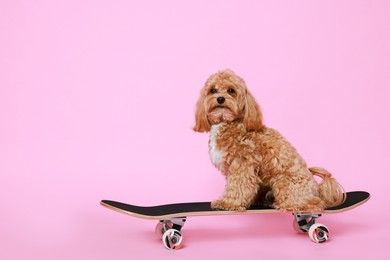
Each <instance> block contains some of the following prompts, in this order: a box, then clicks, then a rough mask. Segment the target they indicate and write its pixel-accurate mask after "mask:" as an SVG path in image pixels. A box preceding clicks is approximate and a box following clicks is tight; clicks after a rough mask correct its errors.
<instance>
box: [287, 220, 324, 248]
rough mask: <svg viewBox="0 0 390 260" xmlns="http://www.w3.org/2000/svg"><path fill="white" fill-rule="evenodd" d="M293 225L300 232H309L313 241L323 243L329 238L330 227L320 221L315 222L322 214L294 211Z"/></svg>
mask: <svg viewBox="0 0 390 260" xmlns="http://www.w3.org/2000/svg"><path fill="white" fill-rule="evenodd" d="M293 216H294V221H293V227H294V229H295V231H297V232H298V233H306V232H307V233H308V234H309V237H310V239H311V240H312V241H314V242H316V243H323V242H325V241H327V240H328V239H329V229H328V228H327V227H326V226H325V225H323V224H320V223H315V222H316V219H317V218H319V217H321V214H315V213H293Z"/></svg>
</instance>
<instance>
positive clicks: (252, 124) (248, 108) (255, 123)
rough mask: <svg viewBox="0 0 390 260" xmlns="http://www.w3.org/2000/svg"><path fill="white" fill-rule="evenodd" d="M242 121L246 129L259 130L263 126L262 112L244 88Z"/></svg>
mask: <svg viewBox="0 0 390 260" xmlns="http://www.w3.org/2000/svg"><path fill="white" fill-rule="evenodd" d="M244 109H245V111H244V119H243V123H244V125H245V127H246V129H247V130H248V131H250V130H260V129H261V128H262V127H263V114H262V113H261V111H260V107H259V105H258V104H257V102H256V100H255V98H254V97H253V96H252V94H251V93H250V92H249V91H248V90H246V96H245V108H244Z"/></svg>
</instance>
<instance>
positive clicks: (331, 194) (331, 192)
mask: <svg viewBox="0 0 390 260" xmlns="http://www.w3.org/2000/svg"><path fill="white" fill-rule="evenodd" d="M309 171H310V172H311V173H312V174H313V175H314V176H318V177H320V178H321V179H322V181H321V182H320V183H319V185H318V187H319V192H320V197H321V199H323V200H324V202H325V204H326V207H327V208H330V207H335V206H338V205H340V204H342V203H343V202H344V201H345V199H346V195H345V191H344V189H343V187H342V186H341V185H340V184H339V183H338V182H337V181H336V179H335V178H333V177H332V174H330V172H328V171H327V170H325V169H323V168H319V167H311V168H309Z"/></svg>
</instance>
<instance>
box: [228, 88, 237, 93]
mask: <svg viewBox="0 0 390 260" xmlns="http://www.w3.org/2000/svg"><path fill="white" fill-rule="evenodd" d="M227 92H228V93H229V94H234V93H236V91H235V90H234V89H232V88H229V89H228V91H227Z"/></svg>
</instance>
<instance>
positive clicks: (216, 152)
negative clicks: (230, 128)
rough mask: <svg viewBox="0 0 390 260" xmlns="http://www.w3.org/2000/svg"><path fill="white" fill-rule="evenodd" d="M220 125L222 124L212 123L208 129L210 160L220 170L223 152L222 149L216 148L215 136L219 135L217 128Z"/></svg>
mask: <svg viewBox="0 0 390 260" xmlns="http://www.w3.org/2000/svg"><path fill="white" fill-rule="evenodd" d="M221 126H222V124H219V125H213V126H211V130H210V142H209V155H210V160H211V162H212V163H213V164H214V165H215V166H216V167H217V168H218V169H220V170H221V168H222V166H223V163H222V159H223V154H224V151H223V150H220V149H218V147H217V138H218V135H219V128H220V127H221Z"/></svg>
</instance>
